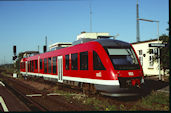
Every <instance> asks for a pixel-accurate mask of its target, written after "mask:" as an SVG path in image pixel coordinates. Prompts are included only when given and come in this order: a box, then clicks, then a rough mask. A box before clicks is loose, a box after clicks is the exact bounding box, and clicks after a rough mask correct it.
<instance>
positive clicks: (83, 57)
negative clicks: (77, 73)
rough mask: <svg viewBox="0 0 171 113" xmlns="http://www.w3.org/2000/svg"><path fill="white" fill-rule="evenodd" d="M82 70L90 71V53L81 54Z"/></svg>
mask: <svg viewBox="0 0 171 113" xmlns="http://www.w3.org/2000/svg"><path fill="white" fill-rule="evenodd" d="M80 70H88V51H87V52H81V53H80Z"/></svg>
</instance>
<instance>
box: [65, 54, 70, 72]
mask: <svg viewBox="0 0 171 113" xmlns="http://www.w3.org/2000/svg"><path fill="white" fill-rule="evenodd" d="M65 69H66V70H69V55H65Z"/></svg>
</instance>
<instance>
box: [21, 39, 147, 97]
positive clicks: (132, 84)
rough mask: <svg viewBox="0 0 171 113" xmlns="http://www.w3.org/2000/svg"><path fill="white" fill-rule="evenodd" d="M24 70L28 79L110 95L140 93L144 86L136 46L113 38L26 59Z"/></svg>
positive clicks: (23, 60) (24, 60)
mask: <svg viewBox="0 0 171 113" xmlns="http://www.w3.org/2000/svg"><path fill="white" fill-rule="evenodd" d="M20 67H21V69H20V72H21V74H22V75H24V76H39V77H43V78H49V79H54V80H56V82H60V83H68V84H76V85H78V86H79V87H81V88H83V89H88V90H90V91H93V90H94V89H95V90H96V91H100V92H101V93H102V94H104V95H110V96H124V95H134V94H137V90H141V88H139V87H141V85H142V84H143V83H144V75H143V70H142V67H141V65H140V62H139V59H138V57H137V55H136V53H135V50H134V48H133V47H132V45H131V44H130V43H126V42H123V41H119V40H113V39H97V40H93V41H89V42H86V43H82V44H77V45H74V46H71V47H66V48H63V49H59V50H54V51H50V52H46V53H42V54H37V55H35V56H31V57H27V58H23V59H22V60H21V64H20ZM85 87H87V88H85ZM92 89H93V90H92Z"/></svg>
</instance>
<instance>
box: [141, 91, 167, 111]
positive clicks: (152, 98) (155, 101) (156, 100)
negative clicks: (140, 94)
mask: <svg viewBox="0 0 171 113" xmlns="http://www.w3.org/2000/svg"><path fill="white" fill-rule="evenodd" d="M138 106H143V107H144V108H147V109H151V110H152V111H156V110H157V111H168V110H169V95H168V94H166V93H163V92H156V91H152V92H151V94H150V95H148V96H147V97H144V98H142V99H141V101H139V102H138Z"/></svg>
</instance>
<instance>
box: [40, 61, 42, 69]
mask: <svg viewBox="0 0 171 113" xmlns="http://www.w3.org/2000/svg"><path fill="white" fill-rule="evenodd" d="M40 69H42V59H40Z"/></svg>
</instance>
